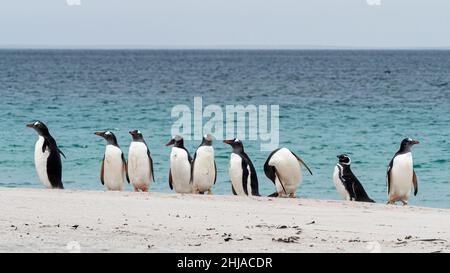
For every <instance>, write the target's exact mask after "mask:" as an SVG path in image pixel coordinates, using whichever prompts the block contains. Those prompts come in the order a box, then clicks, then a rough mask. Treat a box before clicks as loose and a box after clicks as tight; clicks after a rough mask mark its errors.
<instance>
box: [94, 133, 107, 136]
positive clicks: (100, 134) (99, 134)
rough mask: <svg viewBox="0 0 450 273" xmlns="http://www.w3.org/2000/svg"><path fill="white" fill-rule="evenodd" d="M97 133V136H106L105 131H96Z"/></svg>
mask: <svg viewBox="0 0 450 273" xmlns="http://www.w3.org/2000/svg"><path fill="white" fill-rule="evenodd" d="M95 135H97V136H101V137H102V136H105V133H104V132H95Z"/></svg>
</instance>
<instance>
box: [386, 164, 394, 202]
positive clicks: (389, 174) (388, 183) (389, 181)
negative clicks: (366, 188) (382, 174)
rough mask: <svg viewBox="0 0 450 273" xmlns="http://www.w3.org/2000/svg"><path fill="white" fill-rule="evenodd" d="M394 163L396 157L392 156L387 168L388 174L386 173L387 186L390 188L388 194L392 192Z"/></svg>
mask: <svg viewBox="0 0 450 273" xmlns="http://www.w3.org/2000/svg"><path fill="white" fill-rule="evenodd" d="M393 165H394V159H393V158H392V160H391V162H389V167H388V169H387V174H386V178H387V179H386V184H387V188H388V194H389V193H390V192H391V170H392V166H393Z"/></svg>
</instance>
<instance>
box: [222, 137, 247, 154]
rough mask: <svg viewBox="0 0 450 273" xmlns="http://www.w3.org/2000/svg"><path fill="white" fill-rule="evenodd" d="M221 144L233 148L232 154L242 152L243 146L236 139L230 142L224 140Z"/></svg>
mask: <svg viewBox="0 0 450 273" xmlns="http://www.w3.org/2000/svg"><path fill="white" fill-rule="evenodd" d="M223 143H226V144H228V145H230V146H231V147H232V148H233V151H234V152H240V151H244V145H243V144H242V141H240V140H239V139H237V138H235V139H232V140H224V141H223Z"/></svg>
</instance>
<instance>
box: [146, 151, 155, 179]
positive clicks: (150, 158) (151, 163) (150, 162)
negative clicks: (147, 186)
mask: <svg viewBox="0 0 450 273" xmlns="http://www.w3.org/2000/svg"><path fill="white" fill-rule="evenodd" d="M147 156H148V160H149V164H150V173H151V175H152V179H153V182H155V175H154V173H153V159H152V157H151V155H150V150H149V149H148V147H147Z"/></svg>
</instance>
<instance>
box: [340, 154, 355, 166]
mask: <svg viewBox="0 0 450 273" xmlns="http://www.w3.org/2000/svg"><path fill="white" fill-rule="evenodd" d="M337 158H339V163H341V164H345V165H350V164H351V163H352V160H351V158H350V157H349V156H348V155H346V154H342V155H338V156H337Z"/></svg>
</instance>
